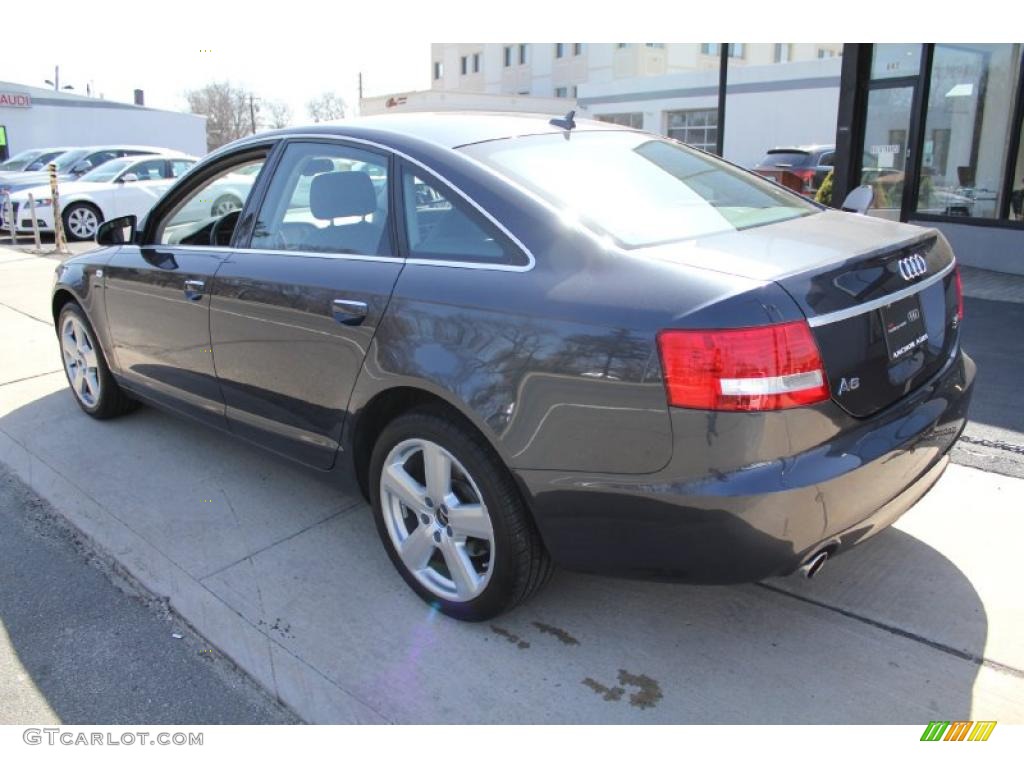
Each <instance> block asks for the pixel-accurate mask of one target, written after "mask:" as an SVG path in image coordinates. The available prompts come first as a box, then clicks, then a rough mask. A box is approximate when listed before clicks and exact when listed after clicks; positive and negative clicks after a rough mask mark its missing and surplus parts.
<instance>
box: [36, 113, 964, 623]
mask: <svg viewBox="0 0 1024 768" xmlns="http://www.w3.org/2000/svg"><path fill="white" fill-rule="evenodd" d="M343 167H345V168H347V170H341V168H343ZM240 169H249V172H250V173H255V174H256V183H255V184H254V185H253V186H252V187H251V188H250V194H248V195H247V197H246V199H245V200H244V202H243V206H242V208H241V209H240V210H235V211H231V212H229V213H227V214H225V215H223V216H219V217H215V218H212V219H211V220H209V221H205V222H203V223H201V225H195V224H192V225H190V227H189V229H188V234H187V235H186V236H185V237H180V236H178V234H175V233H176V232H177V233H179V234H180V231H181V226H182V225H180V224H179V216H180V212H181V211H183V210H185V209H186V208H187V207H188V206H189V205H190V204H191V203H192V202H193V201H195V200H197V199H199V200H204V201H209V200H210V199H211V197H212V195H211V193H210V190H211V189H212V188H213V187H214V185H216V184H217V183H218V181H219V180H222V179H224V178H226V177H228V176H230V175H231V174H232V173H235V172H237V171H239V170H240ZM375 179H378V180H381V181H382V182H383V184H384V185H385V188H386V190H387V194H384V195H381V194H379V191H378V189H377V187H375V184H374V180H375ZM425 188H429V189H430V190H431V192H430V193H427V192H426V191H425ZM303 189H306V190H307V191H306V192H303ZM609 189H614V190H615V191H616V193H615V194H614V195H609V194H608V190H609ZM441 201H443V203H442V202H441ZM98 242H99V243H100V245H101V246H102V247H101V248H100V249H98V250H95V251H93V252H91V253H89V254H85V255H82V256H78V257H75V258H71V259H68V260H67V261H65V262H63V263H62V264H60V265H59V266H58V267H57V272H56V278H55V285H54V290H53V304H52V306H53V317H54V323H55V328H56V331H57V334H58V337H59V340H60V347H61V353H62V360H63V364H64V369H65V371H66V373H67V378H68V381H69V383H70V385H71V389H72V396H73V397H74V398H75V401H76V402H77V404H78V405H79V406H80V407H81V409H82V410H83V411H84V412H85V413H87V414H89V415H90V416H92V417H95V418H98V419H106V418H110V417H113V416H117V415H120V414H124V413H126V412H128V411H129V410H131V409H132V408H133V407H134V406H135V405H136V404H137V403H138V402H139V401H144V402H148V403H152V404H155V405H158V406H161V407H165V408H168V409H170V410H172V411H175V412H178V413H181V414H184V415H188V416H190V417H192V418H193V419H195V420H198V421H199V422H202V423H204V424H207V425H210V426H213V427H216V428H219V429H222V430H226V431H229V432H231V433H233V434H235V435H237V436H239V437H242V438H244V439H246V440H248V441H250V442H252V443H254V444H256V445H260V446H263V447H265V448H268V449H270V450H272V451H275V452H277V453H279V454H281V455H283V456H286V457H288V458H291V459H293V460H296V461H298V462H301V463H303V464H306V465H308V466H310V467H314V468H316V469H318V470H321V471H324V472H332V473H335V475H336V478H337V480H338V482H339V483H340V484H342V485H343V486H345V487H352V488H359V489H361V491H362V492H363V494H365V496H366V497H367V498H368V499H369V501H370V503H371V507H372V510H373V516H374V520H375V523H376V526H377V530H378V533H379V534H380V538H381V541H382V543H383V546H384V548H385V550H386V552H387V554H388V555H389V557H390V558H391V560H392V562H393V563H394V565H395V567H396V568H397V570H398V571H399V573H400V574H401V576H402V577H403V578H404V579H405V581H406V582H407V583H408V585H409V586H410V587H411V588H412V589H413V590H415V592H416V593H417V594H418V595H420V596H421V597H422V598H423V599H424V600H425V601H426V602H428V603H429V604H430V605H431V606H434V607H435V608H436V609H437V610H440V611H442V612H444V613H446V614H448V615H451V616H454V617H457V618H460V619H466V620H483V619H486V618H489V617H492V616H494V615H496V614H498V613H500V612H502V611H504V610H506V609H508V608H510V607H512V606H513V605H515V604H517V603H519V602H521V601H522V600H524V599H526V598H527V597H528V596H530V595H531V594H533V593H534V592H535V591H536V590H537V589H538V588H539V587H540V586H541V585H542V584H543V583H544V582H545V580H546V579H547V578H548V575H549V574H550V573H551V569H552V566H553V565H555V564H557V565H560V566H563V567H567V568H572V569H578V570H585V571H596V572H603V573H612V574H618V575H623V576H632V577H642V578H655V579H665V580H678V581H686V582H695V583H719V584H721V583H735V582H747V581H753V580H758V579H763V578H766V577H770V576H776V575H781V574H787V573H793V572H795V571H797V570H800V571H801V572H803V573H805V574H807V575H813V574H814V573H816V572H817V571H818V570H819V569H820V568H821V566H822V564H823V563H824V562H825V561H826V560H827V559H828V558H829V557H832V556H834V555H836V554H838V553H840V552H843V551H844V550H847V549H848V548H850V547H852V546H853V545H855V544H857V543H859V542H861V541H863V540H865V539H867V538H868V537H870V536H871V535H873V534H875V533H877V532H878V531H880V530H882V529H883V528H885V527H886V526H888V525H889V524H890V523H891V522H892V521H893V520H895V519H896V518H897V517H899V515H901V514H902V513H903V512H904V511H905V510H906V509H908V508H909V507H910V506H911V505H913V504H914V503H915V502H916V501H917V500H918V499H919V498H920V497H921V496H922V495H923V494H924V493H926V492H927V491H928V489H929V488H930V487H931V486H932V484H933V483H934V482H935V481H936V480H937V479H938V477H939V476H940V475H941V474H942V472H943V470H944V468H945V466H946V464H947V462H948V457H947V453H948V451H949V450H950V448H951V446H952V445H953V443H954V442H955V441H956V439H957V437H958V436H959V434H960V432H961V431H962V430H963V428H964V425H965V422H966V418H967V408H968V403H969V401H970V398H971V393H972V391H973V383H974V378H975V366H974V364H973V362H972V361H971V360H970V358H969V357H967V355H965V354H964V353H963V352H962V350H961V348H960V325H961V318H962V315H963V311H962V299H961V291H960V280H959V272H958V270H957V265H956V260H955V258H954V255H953V252H952V250H951V249H950V246H949V244H948V242H947V241H946V239H945V238H944V237H943V236H942V234H941V233H940V232H938V231H937V230H934V229H925V228H921V227H916V226H911V225H907V224H901V223H898V222H890V221H884V220H878V219H872V218H870V217H865V216H857V215H852V214H847V213H842V212H839V211H831V210H825V209H822V208H821V207H820V206H817V205H815V204H813V203H811V202H810V201H808V200H806V199H804V198H803V197H800V196H799V195H796V194H793V193H791V192H789V191H787V190H784V189H781V188H779V187H778V186H776V185H774V184H771V183H769V182H767V181H765V180H763V179H761V178H759V177H758V176H757V175H755V174H752V173H749V172H746V171H742V170H740V169H737V168H735V167H734V166H732V165H730V164H727V163H724V162H722V161H720V160H718V159H717V158H715V157H712V156H709V155H706V154H704V153H701V152H698V151H696V150H692V149H690V148H688V147H686V146H683V145H681V144H678V143H676V142H673V141H670V140H666V139H664V138H662V137H659V136H656V135H652V134H647V133H643V132H640V131H633V130H628V129H625V130H624V129H622V128H620V127H619V126H615V125H612V124H608V123H600V122H595V121H585V120H578V121H576V122H575V123H573V122H571V121H569V120H560V121H558V122H557V123H551V122H549V121H548V120H546V119H544V118H542V117H538V116H530V115H518V116H513V115H497V114H495V115H488V114H455V113H451V114H435V115H426V114H415V113H409V114H401V115H387V116H378V117H368V118H362V119H359V120H353V121H349V122H345V123H335V124H329V125H324V124H321V125H319V126H313V127H308V128H301V129H286V130H282V131H274V132H270V133H264V134H260V135H257V136H253V137H249V138H247V139H243V140H241V141H238V142H235V143H233V144H231V145H228V146H226V147H223V148H221V149H219V150H217V151H215V152H214V153H212V154H211V155H209V156H207V157H206V158H204V159H203V160H202V161H200V162H199V163H198V164H197V165H196V166H195V167H194V168H193V169H192V170H191V171H189V172H188V174H186V175H185V176H184V177H183V178H182V179H181V180H180V181H179V183H178V184H176V185H175V186H174V187H173V188H172V189H171V190H170V191H169V192H168V193H167V194H166V195H165V196H164V198H163V199H161V200H160V201H159V202H157V203H156V205H155V206H154V207H153V208H152V209H151V211H150V213H149V215H148V216H147V217H146V219H145V221H143V222H137V221H136V220H135V219H134V218H133V217H123V218H118V219H114V220H111V221H108V222H106V223H105V224H104V225H102V227H101V228H100V231H99V235H98ZM295 503H296V504H301V503H302V500H301V498H300V499H296V500H295ZM189 514H190V513H189V512H188V511H187V510H183V511H182V515H184V516H187V515H189ZM197 514H198V513H197ZM352 578H353V583H355V581H356V580H357V579H358V574H355V573H353V576H352ZM349 586H351V585H349ZM339 588H346V587H345V585H339Z"/></svg>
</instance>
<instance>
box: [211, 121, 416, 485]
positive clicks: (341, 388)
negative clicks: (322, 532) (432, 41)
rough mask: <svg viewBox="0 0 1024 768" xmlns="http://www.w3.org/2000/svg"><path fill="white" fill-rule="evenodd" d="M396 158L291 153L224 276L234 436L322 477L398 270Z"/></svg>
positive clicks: (217, 355) (217, 341) (355, 151)
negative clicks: (392, 186)
mask: <svg viewBox="0 0 1024 768" xmlns="http://www.w3.org/2000/svg"><path fill="white" fill-rule="evenodd" d="M389 162H390V161H389V158H388V157H387V156H386V155H384V154H381V153H377V152H370V151H367V150H365V149H363V148H362V147H358V146H353V145H349V144H346V143H343V142H331V141H294V142H290V143H289V144H288V145H286V147H285V148H284V151H283V152H282V153H281V155H280V161H279V162H278V163H277V164H276V167H275V170H274V175H273V177H272V178H271V179H270V180H269V184H268V186H267V193H266V196H265V198H264V200H263V202H262V203H261V205H260V210H259V212H258V214H257V218H256V221H255V223H254V225H253V228H252V236H251V239H250V241H249V242H248V243H240V244H238V245H241V246H244V247H239V248H236V249H235V250H234V251H232V253H231V254H230V256H229V257H228V258H227V259H226V260H225V261H224V264H223V266H222V267H221V268H220V271H219V272H218V273H217V280H216V283H215V287H214V293H213V296H212V299H211V314H210V331H211V336H212V340H213V356H214V360H215V362H216V366H217V377H218V380H219V382H220V387H221V391H222V392H223V394H224V401H225V403H226V406H227V411H226V413H227V418H228V422H229V424H230V426H231V429H232V431H235V432H237V433H238V434H240V435H242V436H244V437H246V438H248V439H250V440H252V441H254V442H257V443H259V444H261V445H263V446H265V447H267V448H270V449H272V450H275V451H277V452H279V453H282V454H284V455H287V456H289V457H291V458H294V459H297V460H299V461H302V462H303V463H306V464H309V465H312V466H315V467H317V468H320V469H328V468H330V467H331V466H332V465H333V463H334V459H335V454H336V452H337V448H338V444H339V440H340V439H341V429H342V425H343V424H344V421H345V416H346V411H347V408H348V399H349V395H350V394H351V392H352V389H353V386H354V384H355V380H356V376H357V375H358V373H359V369H360V367H361V366H362V363H363V358H364V357H365V356H366V351H367V349H368V348H369V346H370V341H371V340H372V339H373V334H374V332H375V331H376V328H377V324H378V322H379V321H380V318H381V317H382V315H383V313H384V310H385V308H386V307H387V304H388V301H389V300H390V297H391V292H392V289H393V288H394V285H395V281H396V280H397V279H398V274H399V272H401V269H402V263H403V262H402V260H401V259H399V258H396V257H395V256H394V254H395V250H394V235H393V232H392V229H393V222H392V216H391V215H389V208H390V204H389V194H390V192H389V183H388V178H389Z"/></svg>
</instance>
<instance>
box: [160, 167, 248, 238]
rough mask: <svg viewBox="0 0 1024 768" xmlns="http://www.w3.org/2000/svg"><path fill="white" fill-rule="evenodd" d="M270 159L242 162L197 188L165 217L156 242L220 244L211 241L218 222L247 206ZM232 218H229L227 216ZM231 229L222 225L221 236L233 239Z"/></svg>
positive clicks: (219, 235) (225, 169)
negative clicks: (260, 174)
mask: <svg viewBox="0 0 1024 768" xmlns="http://www.w3.org/2000/svg"><path fill="white" fill-rule="evenodd" d="M265 162H266V158H260V159H255V160H254V159H252V158H249V159H247V160H244V161H241V162H239V163H237V164H235V165H232V166H230V167H228V168H224V169H223V170H221V171H219V172H218V173H216V174H215V175H214V176H213V177H212V178H208V179H206V180H205V181H203V182H201V183H200V184H199V186H197V187H193V188H192V189H191V190H189V192H188V193H187V194H186V195H185V197H184V198H182V199H181V200H179V201H178V203H177V205H175V207H174V208H173V209H172V210H171V211H170V212H169V213H167V214H165V215H164V217H163V218H162V219H161V221H160V222H159V224H158V225H157V228H156V234H155V241H156V242H157V243H159V244H161V245H174V244H182V245H217V244H219V243H213V242H211V240H210V235H211V233H212V231H213V228H214V226H215V225H217V224H218V222H220V220H221V219H224V220H225V221H228V222H233V220H234V219H236V218H237V214H238V212H239V211H241V210H242V208H243V207H244V206H245V202H246V200H248V199H249V194H250V193H251V192H252V188H253V185H254V184H255V183H256V178H257V177H258V176H259V173H260V170H262V168H263V164H264V163H265ZM229 216H230V217H232V218H231V219H228V218H227V217H229ZM233 229H234V225H233V223H232V224H231V226H230V228H229V229H225V228H224V227H220V231H219V232H218V237H221V238H223V239H224V240H225V241H229V240H230V233H231V231H232V230H233Z"/></svg>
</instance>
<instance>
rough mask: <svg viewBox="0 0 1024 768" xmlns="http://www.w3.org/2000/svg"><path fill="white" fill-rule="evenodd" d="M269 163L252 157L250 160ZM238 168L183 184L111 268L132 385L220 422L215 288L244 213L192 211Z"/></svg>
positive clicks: (112, 323)
mask: <svg viewBox="0 0 1024 768" xmlns="http://www.w3.org/2000/svg"><path fill="white" fill-rule="evenodd" d="M262 163H263V160H262V159H256V160H253V159H252V158H249V159H248V160H247V161H246V166H253V165H256V166H262ZM236 165H237V164H236ZM235 170H238V168H237V167H236V166H233V167H232V168H230V169H219V170H216V169H215V170H213V171H212V177H211V176H204V178H201V179H197V180H196V182H195V185H194V186H192V187H191V188H190V189H189V190H182V192H181V193H179V194H178V195H176V196H175V197H176V201H171V202H169V203H168V205H169V207H163V206H162V207H161V209H160V210H158V211H155V212H154V217H155V220H154V221H152V222H150V224H149V225H148V226H147V227H146V231H145V232H144V233H143V235H142V243H143V244H142V245H125V246H122V247H121V248H120V250H119V251H118V252H117V253H116V254H115V255H114V257H113V258H112V259H111V261H110V262H109V264H108V265H107V266H106V267H105V271H106V279H105V285H106V307H107V322H108V325H109V328H110V335H111V338H112V341H113V353H114V359H115V361H116V364H117V369H118V372H119V373H120V375H121V376H122V378H123V379H124V382H125V384H126V385H127V386H128V387H129V388H130V389H133V390H135V391H137V392H139V393H140V394H142V395H145V396H148V397H150V398H152V399H154V400H157V401H159V402H161V403H163V404H165V405H168V406H170V407H172V408H174V409H176V410H178V411H181V412H182V413H185V414H187V415H190V416H194V417H196V418H199V419H201V420H203V421H206V422H210V423H213V424H216V425H217V426H225V424H226V422H225V420H224V400H223V398H222V397H221V394H220V388H219V386H218V384H217V377H216V374H215V369H214V363H213V353H212V349H211V346H210V291H211V288H212V284H213V280H214V276H215V275H216V273H217V270H218V269H219V268H220V266H221V264H222V262H223V261H224V259H225V258H227V256H228V254H229V253H230V250H229V249H228V247H227V243H228V241H229V239H230V234H231V232H230V229H231V227H232V225H233V221H234V220H235V219H237V218H238V215H237V212H234V213H230V214H228V215H227V216H225V217H222V218H216V217H209V216H206V217H197V216H195V215H191V214H190V213H189V211H193V210H197V209H198V208H201V207H202V206H196V205H194V204H191V203H192V202H193V201H194V200H196V199H199V200H204V199H206V198H208V197H210V195H211V194H213V193H214V191H215V190H216V189H217V188H218V185H220V184H222V183H223V179H224V178H225V177H227V175H228V174H229V173H230V171H235ZM129 183H132V182H129Z"/></svg>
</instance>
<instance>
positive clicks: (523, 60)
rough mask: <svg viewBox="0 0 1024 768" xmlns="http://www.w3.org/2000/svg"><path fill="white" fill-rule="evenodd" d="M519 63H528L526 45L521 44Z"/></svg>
mask: <svg viewBox="0 0 1024 768" xmlns="http://www.w3.org/2000/svg"><path fill="white" fill-rule="evenodd" d="M519 63H520V64H525V63H526V43H520V44H519Z"/></svg>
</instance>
